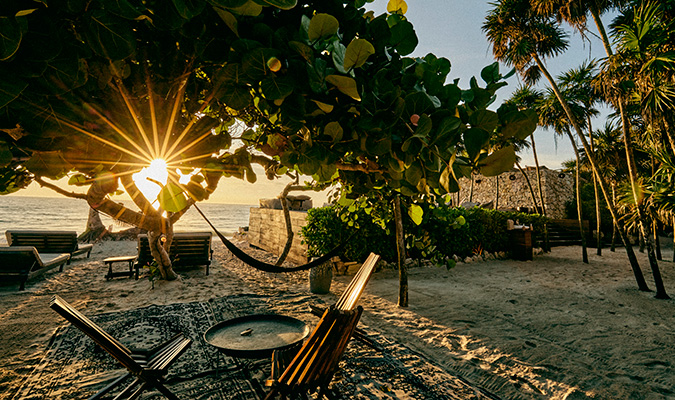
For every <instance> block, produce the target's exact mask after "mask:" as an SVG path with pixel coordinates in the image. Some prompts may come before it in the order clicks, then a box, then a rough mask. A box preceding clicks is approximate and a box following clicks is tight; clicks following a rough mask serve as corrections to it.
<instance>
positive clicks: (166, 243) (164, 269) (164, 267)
mask: <svg viewBox="0 0 675 400" xmlns="http://www.w3.org/2000/svg"><path fill="white" fill-rule="evenodd" d="M172 242H173V226H171V227H170V228H169V229H167V232H166V233H164V232H158V231H148V244H149V245H150V254H152V258H154V259H155V261H156V262H157V268H158V269H159V273H160V275H161V276H162V279H164V280H167V281H172V280H175V279H176V278H177V277H178V276H177V275H176V273H175V272H174V271H173V266H172V264H171V258H170V257H169V250H170V249H171V243H172Z"/></svg>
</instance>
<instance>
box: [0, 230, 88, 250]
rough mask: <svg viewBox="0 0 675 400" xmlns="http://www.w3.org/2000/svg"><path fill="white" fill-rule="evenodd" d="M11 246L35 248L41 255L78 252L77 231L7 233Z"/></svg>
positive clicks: (18, 231) (14, 231)
mask: <svg viewBox="0 0 675 400" xmlns="http://www.w3.org/2000/svg"><path fill="white" fill-rule="evenodd" d="M5 236H6V237H7V243H8V244H9V245H10V246H33V247H35V248H36V249H37V251H38V252H40V253H72V252H73V251H76V250H77V232H75V231H28V230H8V231H6V232H5Z"/></svg>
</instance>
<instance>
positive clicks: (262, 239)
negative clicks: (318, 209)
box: [247, 207, 307, 264]
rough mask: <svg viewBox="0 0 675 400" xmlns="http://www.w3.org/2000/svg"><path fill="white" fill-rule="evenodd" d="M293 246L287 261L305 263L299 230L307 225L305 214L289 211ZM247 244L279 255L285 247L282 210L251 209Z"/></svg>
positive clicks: (305, 252) (303, 246) (304, 251)
mask: <svg viewBox="0 0 675 400" xmlns="http://www.w3.org/2000/svg"><path fill="white" fill-rule="evenodd" d="M290 214H291V227H292V229H293V244H292V245H291V250H290V251H289V252H288V257H287V258H286V259H287V260H288V261H291V262H294V263H296V264H304V263H306V262H307V245H306V244H302V238H301V237H300V229H301V228H302V227H303V226H305V225H307V220H306V217H307V212H305V211H290ZM247 240H248V242H249V243H250V244H251V245H252V246H255V247H258V248H261V249H263V250H265V251H269V252H270V253H272V254H276V255H280V254H281V252H282V251H283V250H284V246H286V222H285V219H284V212H283V210H275V209H271V208H257V207H251V211H250V216H249V222H248V234H247Z"/></svg>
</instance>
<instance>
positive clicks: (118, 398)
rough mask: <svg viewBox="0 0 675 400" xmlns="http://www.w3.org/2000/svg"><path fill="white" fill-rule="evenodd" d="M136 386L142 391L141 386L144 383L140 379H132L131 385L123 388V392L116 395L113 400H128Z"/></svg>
mask: <svg viewBox="0 0 675 400" xmlns="http://www.w3.org/2000/svg"><path fill="white" fill-rule="evenodd" d="M138 385H140V386H141V389H142V388H143V386H144V385H145V383H144V382H143V381H142V380H141V379H140V378H136V379H134V381H133V382H132V383H131V385H129V386H127V387H126V388H124V390H122V391H121V392H120V393H118V394H117V396H115V398H114V399H113V400H121V399H126V398H128V397H129V396H130V395H131V393H132V392H134V389H136V387H137V386H138ZM136 391H138V390H136Z"/></svg>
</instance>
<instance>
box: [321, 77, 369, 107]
mask: <svg viewBox="0 0 675 400" xmlns="http://www.w3.org/2000/svg"><path fill="white" fill-rule="evenodd" d="M326 82H328V83H330V84H332V85H333V86H335V87H336V88H337V89H338V90H339V91H340V92H342V93H344V94H346V95H347V96H349V97H351V98H352V99H354V100H357V101H361V95H359V91H358V89H357V87H356V81H355V80H354V79H353V78H350V77H348V76H342V75H328V76H327V77H326Z"/></svg>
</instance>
